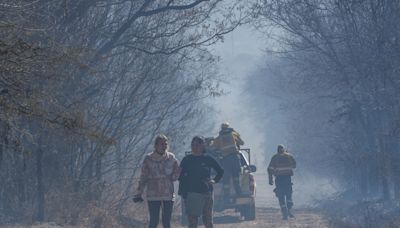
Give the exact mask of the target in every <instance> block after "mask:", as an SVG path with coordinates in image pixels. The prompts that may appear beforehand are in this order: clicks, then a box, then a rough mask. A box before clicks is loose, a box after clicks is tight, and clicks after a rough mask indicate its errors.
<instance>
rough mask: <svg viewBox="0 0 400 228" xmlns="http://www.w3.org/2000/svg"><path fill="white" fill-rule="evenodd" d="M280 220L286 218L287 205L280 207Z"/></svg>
mask: <svg viewBox="0 0 400 228" xmlns="http://www.w3.org/2000/svg"><path fill="white" fill-rule="evenodd" d="M281 212H282V220H288V209H287V207H281Z"/></svg>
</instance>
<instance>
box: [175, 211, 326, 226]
mask: <svg viewBox="0 0 400 228" xmlns="http://www.w3.org/2000/svg"><path fill="white" fill-rule="evenodd" d="M294 213H295V215H296V218H294V219H290V220H288V221H283V220H282V219H281V215H280V212H279V209H277V208H257V219H256V220H254V221H243V220H240V219H239V216H238V214H237V213H235V212H234V211H225V212H224V213H216V214H215V218H214V224H215V226H214V227H215V228H230V227H232V228H267V227H268V228H269V227H279V228H306V227H307V228H327V227H330V226H328V222H327V221H326V220H325V219H324V218H323V217H322V215H320V214H318V213H317V212H313V211H311V210H307V209H298V210H294ZM177 219H178V218H176V220H175V225H174V227H177V228H183V227H184V226H181V225H180V224H179V223H178V221H177ZM200 227H201V226H200Z"/></svg>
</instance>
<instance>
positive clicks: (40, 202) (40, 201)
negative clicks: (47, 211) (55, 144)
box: [36, 144, 44, 222]
mask: <svg viewBox="0 0 400 228" xmlns="http://www.w3.org/2000/svg"><path fill="white" fill-rule="evenodd" d="M40 146H41V145H40V144H39V148H38V150H37V153H36V177H37V215H36V219H37V221H39V222H42V221H44V185H43V167H42V157H43V151H42V149H41V148H40Z"/></svg>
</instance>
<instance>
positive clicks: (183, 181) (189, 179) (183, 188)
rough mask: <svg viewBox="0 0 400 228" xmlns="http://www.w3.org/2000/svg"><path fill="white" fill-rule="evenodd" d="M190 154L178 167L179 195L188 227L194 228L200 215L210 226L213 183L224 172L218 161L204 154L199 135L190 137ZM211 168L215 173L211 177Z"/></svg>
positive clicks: (207, 225)
mask: <svg viewBox="0 0 400 228" xmlns="http://www.w3.org/2000/svg"><path fill="white" fill-rule="evenodd" d="M191 147H192V154H190V155H188V156H186V157H184V158H183V160H182V162H181V164H180V167H181V174H180V177H179V192H178V193H179V195H181V196H182V197H183V198H184V203H185V207H186V214H187V216H188V221H189V228H196V227H197V225H198V218H199V216H200V215H202V218H203V224H204V226H205V227H206V228H212V227H213V222H212V216H213V215H212V214H213V203H214V202H213V184H215V183H217V182H218V181H220V179H221V178H222V175H223V173H224V171H223V169H222V168H221V166H220V165H219V164H218V162H217V161H216V160H215V159H214V158H212V157H210V156H208V155H206V154H204V152H205V142H204V139H203V138H202V137H200V136H196V137H194V138H193V139H192V143H191ZM211 169H213V170H215V171H216V173H217V175H216V176H215V177H214V178H211Z"/></svg>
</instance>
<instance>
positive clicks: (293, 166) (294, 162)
mask: <svg viewBox="0 0 400 228" xmlns="http://www.w3.org/2000/svg"><path fill="white" fill-rule="evenodd" d="M291 158H292V168H293V169H295V168H296V165H297V164H296V160H295V159H294V157H293V156H291Z"/></svg>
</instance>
